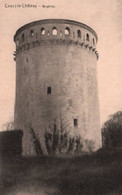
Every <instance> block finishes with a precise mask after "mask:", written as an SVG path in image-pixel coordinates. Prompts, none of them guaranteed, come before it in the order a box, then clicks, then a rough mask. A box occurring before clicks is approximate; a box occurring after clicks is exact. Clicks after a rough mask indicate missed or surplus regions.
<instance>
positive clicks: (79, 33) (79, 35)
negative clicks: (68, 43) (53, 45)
mask: <svg viewBox="0 0 122 195" xmlns="http://www.w3.org/2000/svg"><path fill="white" fill-rule="evenodd" d="M77 34H78V37H79V38H81V31H80V30H78V31H77Z"/></svg>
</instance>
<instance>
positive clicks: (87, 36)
mask: <svg viewBox="0 0 122 195" xmlns="http://www.w3.org/2000/svg"><path fill="white" fill-rule="evenodd" d="M86 40H87V41H89V34H88V33H87V34H86Z"/></svg>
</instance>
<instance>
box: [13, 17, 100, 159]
mask: <svg viewBox="0 0 122 195" xmlns="http://www.w3.org/2000/svg"><path fill="white" fill-rule="evenodd" d="M97 40H98V37H97V34H96V33H95V31H94V30H93V29H92V28H90V27H89V26H87V25H85V24H83V23H80V22H76V21H72V20H63V19H46V20H40V21H35V22H32V23H29V24H26V25H24V26H22V27H21V28H19V29H18V30H17V32H16V34H15V36H14V41H15V44H16V100H15V119H14V120H15V128H16V129H22V130H23V154H25V155H34V154H35V150H34V145H33V138H32V134H31V128H32V129H33V130H34V132H35V135H36V136H37V137H38V139H39V140H40V143H41V146H42V150H43V152H44V153H46V147H45V141H44V133H45V131H47V130H48V128H49V127H50V126H51V125H53V124H54V123H56V125H57V128H58V129H59V130H60V127H59V126H60V123H62V124H63V126H64V127H65V129H66V131H68V133H69V134H71V136H72V135H73V136H77V135H81V136H82V138H83V139H88V140H93V141H94V142H95V147H96V149H97V148H98V147H99V144H100V140H101V135H100V116H99V104H98V89H97V70H96V62H97V59H98V57H99V56H98V52H97V51H96V44H97Z"/></svg>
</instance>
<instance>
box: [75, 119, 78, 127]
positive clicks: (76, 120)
mask: <svg viewBox="0 0 122 195" xmlns="http://www.w3.org/2000/svg"><path fill="white" fill-rule="evenodd" d="M77 126H78V119H76V118H75V119H74V127H77Z"/></svg>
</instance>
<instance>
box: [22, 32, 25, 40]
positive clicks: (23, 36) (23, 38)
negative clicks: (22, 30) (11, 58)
mask: <svg viewBox="0 0 122 195" xmlns="http://www.w3.org/2000/svg"><path fill="white" fill-rule="evenodd" d="M24 40H25V35H24V34H22V42H24Z"/></svg>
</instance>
